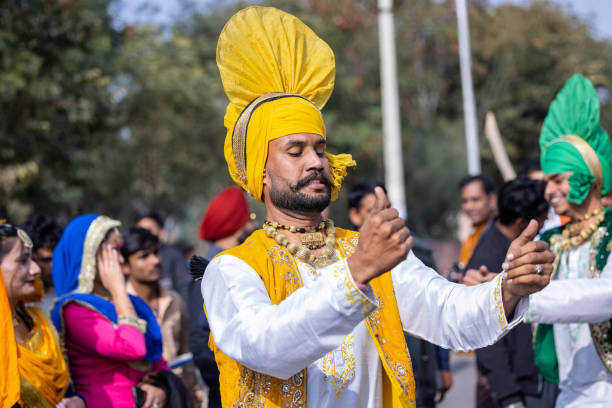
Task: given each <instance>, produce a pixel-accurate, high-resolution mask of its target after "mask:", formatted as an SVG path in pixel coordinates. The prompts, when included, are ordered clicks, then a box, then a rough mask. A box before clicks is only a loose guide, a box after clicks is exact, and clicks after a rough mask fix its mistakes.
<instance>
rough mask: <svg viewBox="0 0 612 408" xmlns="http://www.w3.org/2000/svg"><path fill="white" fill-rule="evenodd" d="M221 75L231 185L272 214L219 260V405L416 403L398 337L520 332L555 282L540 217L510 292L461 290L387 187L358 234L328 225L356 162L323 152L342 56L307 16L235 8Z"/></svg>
mask: <svg viewBox="0 0 612 408" xmlns="http://www.w3.org/2000/svg"><path fill="white" fill-rule="evenodd" d="M217 65H218V66H219V71H220V73H221V79H222V81H223V86H224V88H225V91H226V94H227V96H228V98H229V101H230V103H229V105H228V108H227V114H226V116H225V125H226V127H227V129H228V132H227V137H226V142H225V158H226V160H227V163H228V167H229V171H230V174H231V176H232V178H233V179H234V180H235V181H236V183H238V184H239V185H240V186H241V187H242V188H244V189H245V190H246V191H248V192H249V193H250V194H251V195H252V196H253V197H254V198H255V199H257V200H259V201H262V202H263V203H264V205H265V207H266V222H265V223H264V225H263V229H260V230H257V231H256V232H254V233H253V234H252V235H251V236H250V237H249V238H247V240H246V241H245V242H244V243H243V244H242V245H240V246H238V247H235V248H233V249H230V250H227V251H224V252H222V253H221V254H219V255H218V256H217V257H215V258H214V259H213V260H212V261H211V263H210V264H209V266H208V268H207V270H206V273H205V275H204V277H203V280H202V294H203V296H204V304H205V310H206V312H207V315H208V321H209V323H210V328H211V338H210V345H211V348H212V349H213V350H214V352H215V358H216V360H217V364H218V366H219V371H220V386H221V399H222V404H223V406H224V407H279V408H280V407H283V408H285V407H305V406H308V407H311V408H315V407H316V408H322V407H351V408H355V407H364V408H366V407H367V408H374V407H376V408H378V407H414V405H415V401H414V395H415V394H414V391H415V390H414V379H413V376H412V367H411V361H410V356H409V354H408V352H407V348H406V343H405V339H404V334H403V332H404V331H408V332H411V333H412V334H414V335H416V336H419V337H422V338H424V339H427V340H429V341H431V342H434V343H437V344H439V345H441V346H442V347H446V348H453V349H459V350H469V349H473V348H476V347H482V346H485V345H488V344H492V343H493V342H495V341H496V340H497V339H498V338H499V337H501V336H502V335H503V333H504V332H506V331H507V330H509V329H510V328H512V327H513V326H514V325H515V324H517V323H519V322H520V321H521V320H522V317H523V313H524V310H525V309H526V303H527V302H526V300H525V299H524V298H523V297H524V296H525V295H528V294H530V293H533V292H535V291H537V290H539V289H541V288H542V287H544V286H545V285H546V284H547V283H548V279H549V274H550V271H551V270H552V265H551V262H552V254H551V253H550V252H548V250H547V246H546V245H545V244H543V243H533V242H530V241H531V239H532V238H533V236H534V235H535V234H536V233H537V224H536V222H535V221H532V223H531V224H530V226H529V227H528V228H527V230H526V231H525V232H524V233H523V234H522V235H521V237H520V238H519V239H517V240H516V241H515V242H514V243H513V245H512V247H511V248H510V253H511V257H510V258H511V259H509V261H508V264H507V265H504V266H505V268H504V269H505V270H506V272H507V275H505V276H507V278H508V280H505V279H504V274H500V275H499V276H500V277H499V278H498V279H496V280H494V281H491V282H489V283H486V284H483V285H479V286H475V287H465V286H459V285H455V284H452V283H449V282H448V281H446V280H445V279H444V278H442V277H440V276H439V275H438V274H437V273H436V272H435V271H433V270H431V269H429V268H427V267H426V266H424V265H423V264H422V263H421V262H420V261H419V260H418V259H417V258H416V257H415V256H414V254H412V252H410V247H411V246H412V237H411V236H410V232H409V231H408V229H407V228H406V227H405V226H404V220H402V219H401V218H399V217H398V213H397V211H396V210H394V209H391V208H387V207H388V206H387V202H388V201H387V200H386V197H385V195H384V193H383V191H382V189H377V191H376V205H375V209H374V212H373V214H372V215H371V216H370V217H369V218H368V219H367V220H366V222H365V223H364V225H363V226H362V228H361V230H360V233H359V234H357V233H356V232H352V231H347V230H344V229H341V228H336V227H335V226H334V223H333V222H332V221H331V220H325V219H323V218H322V215H321V212H322V211H323V210H324V209H325V208H326V207H327V206H328V205H329V203H330V201H331V200H333V199H335V198H336V196H337V193H338V190H339V189H340V186H341V183H342V179H343V177H344V176H345V175H346V168H347V166H351V165H354V164H355V163H354V162H353V160H352V158H351V157H350V155H346V154H344V155H331V154H329V153H328V152H326V143H325V138H326V129H325V124H324V122H323V117H322V115H321V109H322V108H323V105H324V104H325V102H326V101H327V100H328V98H329V96H330V94H331V92H332V90H333V84H334V74H335V67H334V54H333V52H332V51H331V49H330V48H329V46H328V45H327V44H326V43H325V42H324V41H323V40H321V39H320V38H319V37H317V36H316V35H315V34H314V33H313V32H312V31H311V30H310V29H309V28H308V27H307V26H305V25H304V24H303V23H302V22H301V21H300V20H298V19H297V18H295V17H294V16H292V15H289V14H287V13H284V12H282V11H280V10H277V9H274V8H267V7H249V8H247V9H244V10H242V11H240V12H238V13H237V14H236V15H234V16H233V17H232V18H231V19H230V21H229V22H228V23H227V24H226V26H225V27H224V29H223V31H222V32H221V35H220V37H219V43H218V46H217ZM501 269H502V265H500V270H501ZM510 279H512V283H510ZM510 316H512V317H513V318H512V319H511V321H510V322H508V319H509V317H510Z"/></svg>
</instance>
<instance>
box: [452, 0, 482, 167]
mask: <svg viewBox="0 0 612 408" xmlns="http://www.w3.org/2000/svg"><path fill="white" fill-rule="evenodd" d="M455 6H456V8H457V30H458V32H459V64H460V67H461V91H462V94H463V117H464V122H465V143H466V147H467V161H468V173H469V174H478V173H480V153H479V151H478V128H477V126H476V123H477V122H476V103H475V102H474V86H473V85H472V68H471V61H470V31H469V24H468V13H467V5H466V0H455Z"/></svg>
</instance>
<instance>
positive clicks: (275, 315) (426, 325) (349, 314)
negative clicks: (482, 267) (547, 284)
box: [202, 252, 528, 408]
mask: <svg viewBox="0 0 612 408" xmlns="http://www.w3.org/2000/svg"><path fill="white" fill-rule="evenodd" d="M298 268H299V272H300V275H301V277H302V282H303V284H304V287H302V288H300V289H298V290H296V291H295V292H294V293H293V294H291V295H290V296H289V297H287V299H285V300H284V301H282V302H281V303H280V304H278V305H274V304H273V303H272V302H271V301H270V297H269V296H268V293H267V291H266V288H265V286H264V284H263V282H262V280H261V278H260V277H259V275H258V274H257V273H256V272H255V271H254V270H253V269H252V268H251V267H250V266H249V265H247V264H246V263H245V262H243V261H242V260H240V259H238V258H236V257H234V256H231V255H221V256H218V257H217V258H215V259H213V261H212V262H211V263H210V264H209V265H208V267H207V269H206V273H205V275H204V278H203V280H202V294H203V296H204V303H205V305H206V311H207V315H208V321H209V323H210V328H211V331H212V334H213V336H214V339H215V343H216V345H217V346H218V347H219V348H220V349H221V350H222V351H223V352H224V353H225V354H227V355H228V356H229V357H231V358H233V359H234V360H236V361H238V362H240V363H241V364H243V365H245V366H246V367H248V368H250V369H252V370H255V371H258V372H261V373H264V374H268V375H271V376H274V377H277V378H282V379H286V378H289V377H290V376H292V375H293V374H295V373H297V372H299V371H301V370H302V369H303V368H304V367H308V401H307V403H308V406H309V407H329V408H331V407H334V408H336V407H351V408H359V407H362V408H379V407H381V406H382V402H381V398H382V365H381V362H380V359H379V357H378V354H377V352H376V348H375V346H374V343H373V341H372V339H371V337H370V334H369V332H368V330H367V328H366V325H365V321H364V319H365V317H366V315H367V314H369V313H370V312H371V311H373V310H374V309H375V308H376V307H377V304H376V299H374V296H373V292H372V290H371V289H368V290H366V291H365V292H361V291H360V290H359V289H357V287H356V285H355V284H354V281H353V279H352V275H351V273H350V271H349V268H348V264H347V263H346V260H345V259H342V258H341V259H339V260H338V261H337V262H335V263H333V264H332V265H329V266H327V267H325V268H320V269H317V270H315V269H314V268H313V267H311V266H310V265H308V264H305V263H303V262H298ZM391 276H392V280H393V285H394V288H395V294H396V297H397V302H398V307H399V311H400V316H401V320H402V325H403V328H404V330H406V331H408V332H410V333H412V334H414V335H416V336H420V337H422V338H424V339H427V340H428V341H431V342H433V343H436V344H439V345H440V346H442V347H445V348H452V349H455V350H471V349H474V348H479V347H483V346H486V345H490V344H492V343H494V342H495V341H497V340H498V339H499V338H500V337H501V336H502V335H503V333H504V332H505V331H507V330H508V329H510V328H512V327H513V326H514V325H516V324H518V323H519V322H520V321H521V320H522V319H523V316H524V314H525V312H526V311H527V307H528V300H527V299H522V300H521V302H519V305H518V306H517V309H516V312H515V314H514V316H515V317H514V319H513V320H512V322H511V323H510V324H509V323H508V322H507V320H506V317H505V313H504V310H503V304H502V299H501V274H500V278H498V279H495V280H494V281H492V282H489V283H486V284H482V285H478V286H473V287H467V286H463V285H457V284H453V283H450V282H448V281H447V280H446V279H444V278H443V277H441V276H440V275H438V274H437V273H436V272H435V271H433V270H432V269H430V268H428V267H427V266H425V265H423V263H422V262H421V261H420V260H418V259H417V258H416V257H415V256H414V255H413V254H412V252H411V253H410V254H409V256H408V258H407V259H406V260H405V261H404V262H402V263H401V264H399V265H398V266H397V267H395V268H394V269H393V270H392V271H391ZM355 299H358V301H355Z"/></svg>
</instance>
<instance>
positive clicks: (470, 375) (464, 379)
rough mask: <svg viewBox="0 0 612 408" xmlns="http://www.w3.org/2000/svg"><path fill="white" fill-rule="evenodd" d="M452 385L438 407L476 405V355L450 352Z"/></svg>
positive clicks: (471, 407) (470, 406)
mask: <svg viewBox="0 0 612 408" xmlns="http://www.w3.org/2000/svg"><path fill="white" fill-rule="evenodd" d="M450 367H451V371H452V373H453V386H452V388H451V389H450V391H449V392H448V393H447V394H446V397H444V401H442V402H441V403H440V404H438V408H474V407H475V406H476V355H474V354H456V353H452V352H451V356H450Z"/></svg>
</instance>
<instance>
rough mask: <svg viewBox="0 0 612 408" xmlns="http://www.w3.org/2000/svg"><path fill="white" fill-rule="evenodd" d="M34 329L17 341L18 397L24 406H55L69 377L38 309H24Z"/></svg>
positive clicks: (49, 330) (47, 326)
mask: <svg viewBox="0 0 612 408" xmlns="http://www.w3.org/2000/svg"><path fill="white" fill-rule="evenodd" d="M27 311H28V314H29V315H30V317H32V320H33V322H34V328H33V329H32V331H31V336H30V338H29V339H28V340H27V341H25V342H23V344H22V343H18V349H19V350H18V352H19V374H20V376H21V400H20V402H19V403H20V404H21V406H22V407H24V408H46V407H55V405H57V403H58V402H60V401H61V400H62V398H63V397H64V393H65V392H66V389H67V388H68V383H69V381H70V376H69V374H68V368H67V367H66V362H65V360H64V355H63V354H62V351H61V349H60V347H59V345H58V337H57V333H56V332H55V329H54V328H53V327H52V326H51V325H50V324H49V323H48V322H47V319H45V317H44V316H43V314H42V312H41V311H40V310H38V309H37V308H34V307H28V308H27Z"/></svg>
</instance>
